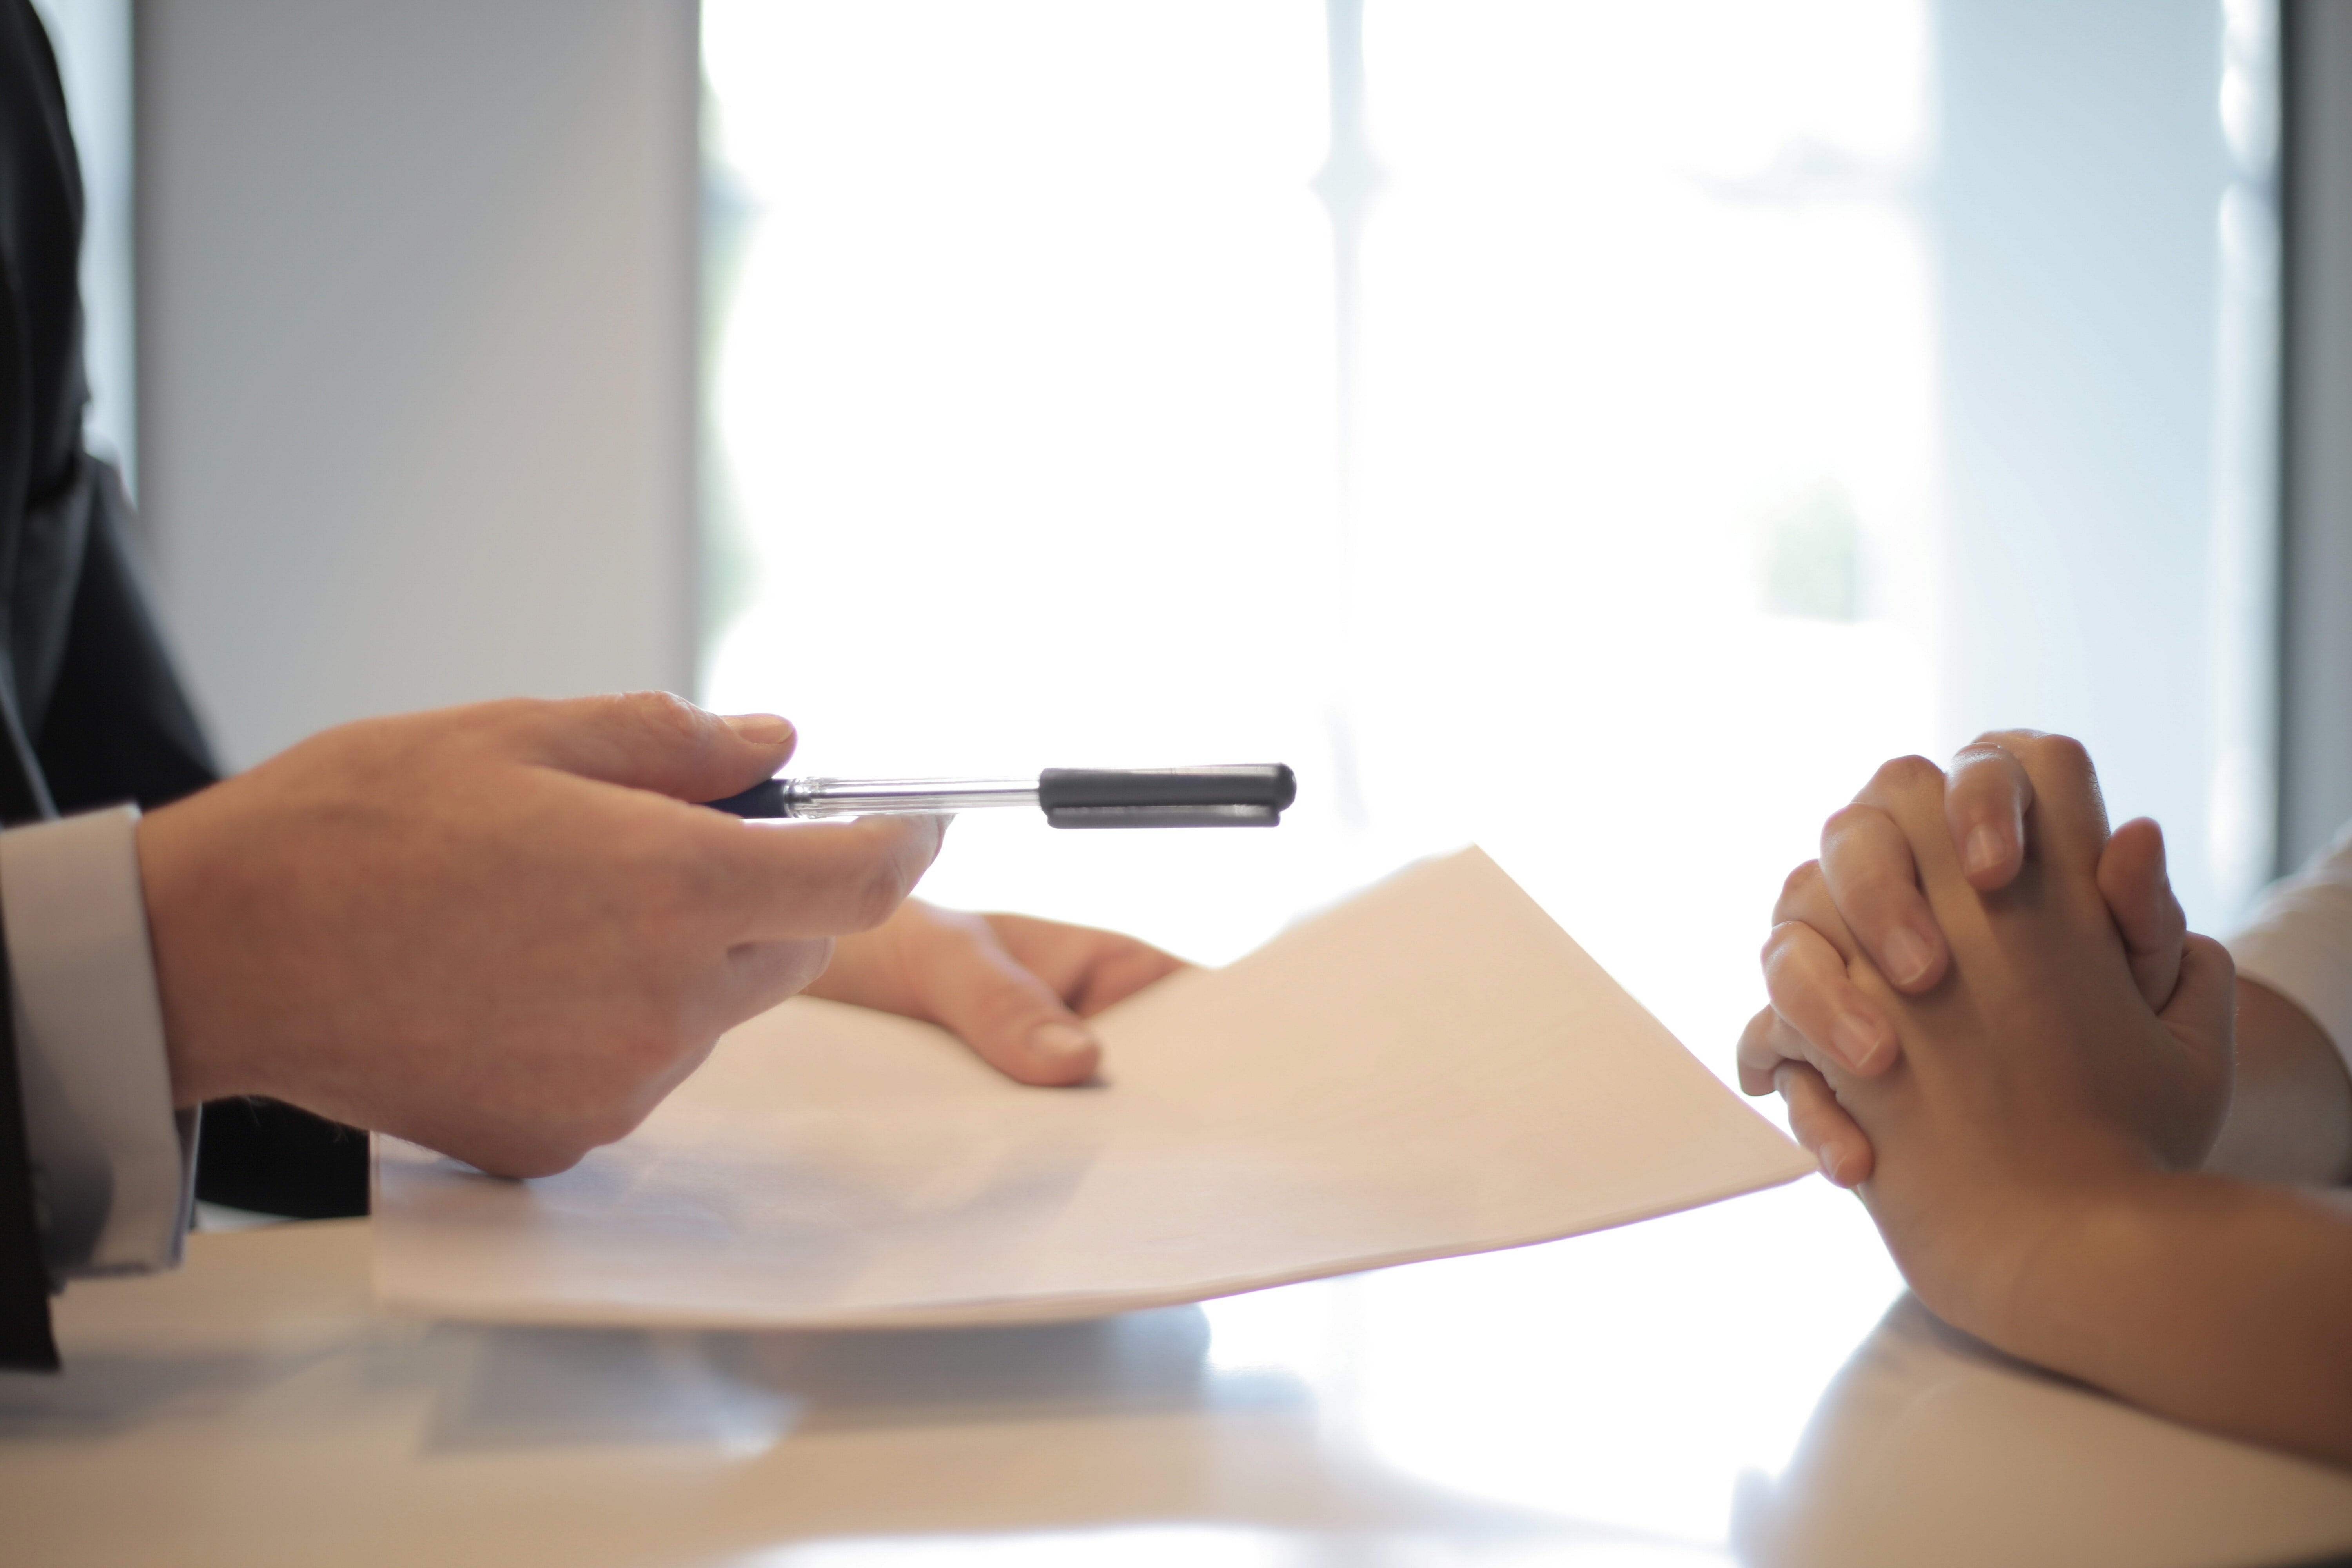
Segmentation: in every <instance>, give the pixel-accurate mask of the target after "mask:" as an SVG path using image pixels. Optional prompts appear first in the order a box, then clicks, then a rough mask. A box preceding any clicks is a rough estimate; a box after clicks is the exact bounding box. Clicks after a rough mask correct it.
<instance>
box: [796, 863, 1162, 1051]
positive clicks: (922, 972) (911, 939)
mask: <svg viewBox="0 0 2352 1568" xmlns="http://www.w3.org/2000/svg"><path fill="white" fill-rule="evenodd" d="M1183 967H1184V964H1183V962H1182V961H1181V959H1176V958H1172V957H1171V956H1170V955H1168V954H1167V953H1164V952H1160V950H1159V949H1158V948H1156V947H1152V946H1150V945H1149V944H1148V943H1145V942H1138V941H1136V940H1135V939H1134V938H1133V937H1129V936H1121V935H1119V934H1118V933H1117V932H1115V931H1096V930H1094V929H1092V928H1090V927H1087V926H1072V925H1060V924H1057V923H1055V921H1039V920H1029V919H1026V918H1024V917H1023V916H1021V915H972V914H963V913H961V912H959V911H957V910H942V909H935V908H933V907H932V906H931V905H929V904H926V903H924V902H923V901H922V900H919V899H910V900H908V901H907V903H906V904H905V905H904V906H903V907H902V908H900V910H898V913H897V914H896V915H893V916H892V917H891V918H890V919H889V921H887V922H886V923H885V924H883V925H881V926H879V927H877V929H875V930H873V931H867V932H866V933H864V934H863V935H860V936H853V937H847V938H845V939H844V940H843V941H842V942H841V943H840V945H839V946H837V947H836V948H835V950H834V955H833V966H832V967H831V968H829V969H827V970H826V971H825V972H824V976H823V977H822V978H820V979H819V980H818V981H817V982H816V983H815V984H813V985H811V986H810V987H809V988H808V989H809V994H811V995H812V996H824V997H830V998H831V999H833V1000H834V1001H836V1002H853V1003H856V1005H859V1006H862V1007H877V1008H880V1009H881V1010H882V1011H884V1012H887V1013H899V1014H903V1015H905V1016H908V1017H909V1018H919V1019H921V1020H923V1021H924V1022H925V1023H928V1024H937V1025H939V1026H940V1027H942V1028H945V1029H949V1030H951V1031H953V1032H954V1033H955V1034H957V1035H960V1036H961V1037H963V1040H964V1043H965V1044H967V1045H969V1046H971V1048H972V1049H973V1050H974V1051H975V1052H977V1053H978V1054H979V1056H980V1058H981V1059H982V1061H985V1062H987V1063H988V1064H989V1065H990V1066H992V1067H993V1068H996V1069H997V1070H998V1071H1000V1072H1002V1073H1003V1074H1004V1075H1005V1076H1006V1077H1008V1078H1012V1079H1016V1080H1018V1081H1019V1082H1022V1083H1031V1084H1076V1083H1084V1082H1086V1081H1087V1079H1090V1078H1092V1077H1093V1076H1094V1072H1095V1068H1096V1067H1097V1065H1099V1063H1100V1061H1101V1059H1102V1047H1101V1045H1100V1043H1099V1042H1098V1041H1097V1040H1096V1038H1095V1037H1094V1032H1093V1031H1092V1030H1090V1029H1088V1028H1087V1026H1085V1025H1084V1024H1083V1023H1081V1022H1079V1020H1080V1019H1082V1018H1088V1017H1092V1016H1094V1015H1095V1014H1097V1013H1099V1012H1101V1011H1102V1010H1103V1009H1104V1008H1106V1007H1108V1006H1109V1005H1111V1004H1112V1003H1114V1002H1119V1001H1123V1000H1125V999H1126V998H1127V997H1129V996H1131V995H1133V994H1135V993H1136V992H1138V991H1140V990H1142V989H1143V988H1144V987H1145V986H1147V985H1149V984H1151V983H1152V982H1153V981H1155V980H1161V979H1165V978H1166V977H1167V976H1169V975H1171V974H1172V973H1175V972H1176V971H1178V970H1179V969H1181V968H1183Z"/></svg>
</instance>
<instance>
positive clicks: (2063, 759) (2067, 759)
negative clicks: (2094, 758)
mask: <svg viewBox="0 0 2352 1568" xmlns="http://www.w3.org/2000/svg"><path fill="white" fill-rule="evenodd" d="M2033 745H2034V750H2035V751H2036V752H2038V753H2039V754H2040V757H2041V759H2042V762H2043V763H2045V764H2046V765H2048V766H2051V767H2056V768H2063V769H2064V770H2065V771H2066V772H2068V773H2074V774H2077V775H2080V774H2084V773H2089V772H2090V771H2091V751H2090V748H2089V747H2087V746H2085V745H2084V744H2083V742H2080V741H2078V740H2076V739H2074V736H2072V735H2043V736H2042V737H2040V738H2039V739H2038V740H2036V741H2035V742H2034V743H2033Z"/></svg>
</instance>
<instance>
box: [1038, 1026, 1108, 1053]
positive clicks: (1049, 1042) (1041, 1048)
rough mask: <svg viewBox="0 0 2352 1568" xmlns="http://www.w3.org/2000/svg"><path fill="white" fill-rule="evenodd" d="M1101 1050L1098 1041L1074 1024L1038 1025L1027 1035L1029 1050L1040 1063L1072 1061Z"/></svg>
mask: <svg viewBox="0 0 2352 1568" xmlns="http://www.w3.org/2000/svg"><path fill="white" fill-rule="evenodd" d="M1101 1048H1102V1043H1101V1042H1100V1041H1098V1040H1097V1039H1096V1038H1095V1037H1094V1036H1092V1035H1091V1034H1089V1033H1087V1031H1086V1030H1084V1029H1081V1028H1079V1027H1078V1026H1076V1024H1040V1025H1038V1026H1037V1027H1036V1028H1034V1029H1033V1030H1031V1031H1030V1034H1029V1049H1030V1051H1031V1053H1032V1054H1034V1056H1035V1057H1036V1058H1037V1059H1038V1060H1039V1061H1042V1062H1066V1061H1073V1060H1075V1059H1076V1058H1079V1057H1081V1056H1084V1055H1086V1054H1087V1052H1088V1051H1097V1050H1100V1049H1101Z"/></svg>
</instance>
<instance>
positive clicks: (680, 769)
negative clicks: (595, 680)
mask: <svg viewBox="0 0 2352 1568" xmlns="http://www.w3.org/2000/svg"><path fill="white" fill-rule="evenodd" d="M538 717H539V733H538V735H537V737H536V740H537V745H536V746H535V747H534V749H535V750H536V751H537V752H539V754H540V760H541V761H542V762H544V763H547V764H548V765H550V766H551V767H558V768H562V770H563V771H564V772H566V773H578V774H580V775H581V776H583V777H584V778H592V779H600V780H602V781H604V783H606V784H626V785H627V786H629V787H630V788H632V789H643V790H651V791H654V792H655V793H656V794H658V795H669V796H671V797H672V798H674V799H677V800H687V801H706V800H722V799H724V798H726V797H727V796H728V795H736V794H740V792H742V791H744V790H747V789H749V788H751V786H752V785H753V784H758V783H759V782H760V781H761V779H764V778H769V777H772V775H773V774H774V773H775V772H776V770H777V769H778V768H780V767H782V766H783V764H784V762H785V760H786V759H787V758H789V757H790V756H791V755H792V754H793V742H794V741H795V740H796V739H797V737H796V736H795V735H794V734H793V727H792V725H791V724H790V723H789V722H788V721H785V720H782V719H780V718H777V717H776V716H775V715H774V714H772V713H749V714H742V715H739V716H737V717H734V718H721V717H720V716H719V715H718V714H716V713H711V712H708V711H706V710H703V709H700V708H698V707H696V706H695V705H694V704H693V703H691V702H688V700H686V699H685V698H683V697H674V696H672V695H671V694H670V693H668V692H667V691H628V692H623V693H620V694H619V695H616V696H611V697H582V698H576V699H573V700H570V701H564V702H550V703H546V704H544V705H543V706H542V707H541V712H540V714H539V716H538Z"/></svg>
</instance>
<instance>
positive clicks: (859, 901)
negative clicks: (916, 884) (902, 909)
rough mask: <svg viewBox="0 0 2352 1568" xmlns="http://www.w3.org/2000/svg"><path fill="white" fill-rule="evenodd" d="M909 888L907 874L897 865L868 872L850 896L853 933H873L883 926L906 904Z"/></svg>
mask: <svg viewBox="0 0 2352 1568" xmlns="http://www.w3.org/2000/svg"><path fill="white" fill-rule="evenodd" d="M909 886H910V883H909V882H908V878H907V875H906V873H905V872H903V871H902V870H900V869H899V868H898V865H897V864H896V863H895V862H892V861H885V862H883V863H882V864H880V865H877V866H873V867H869V868H866V870H865V871H864V872H863V873H862V874H860V876H859V877H858V879H857V883H856V888H855V889H853V890H852V892H851V895H850V900H849V920H850V922H851V924H850V928H849V929H851V930H852V931H872V930H873V929H874V928H875V927H876V926H878V925H880V924H882V922H883V921H887V920H888V919H889V918H890V917H891V916H892V915H893V914H895V913H896V912H897V911H898V906H899V905H900V904H901V903H903V902H905V901H906V898H907V892H908V887H909Z"/></svg>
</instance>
